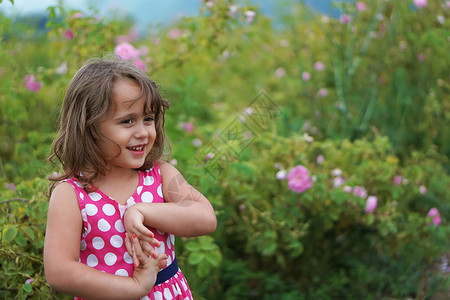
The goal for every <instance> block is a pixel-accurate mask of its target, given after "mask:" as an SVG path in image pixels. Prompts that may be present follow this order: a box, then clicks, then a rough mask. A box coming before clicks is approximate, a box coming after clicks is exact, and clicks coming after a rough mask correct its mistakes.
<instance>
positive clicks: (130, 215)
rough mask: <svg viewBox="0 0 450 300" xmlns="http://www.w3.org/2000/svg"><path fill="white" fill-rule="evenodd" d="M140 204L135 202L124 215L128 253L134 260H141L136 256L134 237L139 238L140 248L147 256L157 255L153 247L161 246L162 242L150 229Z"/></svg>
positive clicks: (154, 256)
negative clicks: (139, 207) (146, 224)
mask: <svg viewBox="0 0 450 300" xmlns="http://www.w3.org/2000/svg"><path fill="white" fill-rule="evenodd" d="M137 207H138V204H134V205H133V206H131V207H129V208H128V209H127V211H126V212H125V215H124V219H123V220H124V226H125V229H126V231H127V232H126V235H127V237H126V238H125V246H126V248H127V251H128V253H129V254H130V255H131V256H132V257H133V259H134V261H136V262H139V260H138V258H137V257H136V251H135V249H134V241H133V240H134V237H136V238H137V240H138V241H139V244H140V248H141V249H142V251H143V252H144V254H145V255H147V257H149V256H153V258H156V257H157V254H156V251H155V249H154V248H153V247H152V246H154V247H159V246H160V242H159V241H158V240H157V239H155V238H154V234H153V232H152V231H151V230H149V229H148V228H147V227H146V226H145V225H144V224H143V223H144V216H143V215H142V213H141V212H140V211H139V209H138V208H137Z"/></svg>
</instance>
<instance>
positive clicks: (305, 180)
mask: <svg viewBox="0 0 450 300" xmlns="http://www.w3.org/2000/svg"><path fill="white" fill-rule="evenodd" d="M286 178H287V181H288V186H289V188H290V189H291V190H292V191H294V192H296V193H302V192H304V191H306V190H307V189H309V188H310V187H312V184H313V183H312V180H311V178H310V176H309V171H308V169H307V168H305V167H304V166H302V165H298V166H296V167H294V168H292V169H290V170H289V173H288V174H287V176H286Z"/></svg>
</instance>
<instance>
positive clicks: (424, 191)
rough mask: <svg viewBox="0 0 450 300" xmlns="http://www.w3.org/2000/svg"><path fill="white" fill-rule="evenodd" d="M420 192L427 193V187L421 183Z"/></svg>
mask: <svg viewBox="0 0 450 300" xmlns="http://www.w3.org/2000/svg"><path fill="white" fill-rule="evenodd" d="M419 192H420V193H421V194H423V195H425V194H426V193H427V187H426V186H424V185H421V186H420V187H419Z"/></svg>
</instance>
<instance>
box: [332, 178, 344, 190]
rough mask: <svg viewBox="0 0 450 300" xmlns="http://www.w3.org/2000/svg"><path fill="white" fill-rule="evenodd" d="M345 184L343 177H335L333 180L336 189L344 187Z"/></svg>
mask: <svg viewBox="0 0 450 300" xmlns="http://www.w3.org/2000/svg"><path fill="white" fill-rule="evenodd" d="M344 182H345V180H344V178H342V177H335V178H334V179H333V186H334V187H335V188H338V187H340V186H342V185H343V184H344Z"/></svg>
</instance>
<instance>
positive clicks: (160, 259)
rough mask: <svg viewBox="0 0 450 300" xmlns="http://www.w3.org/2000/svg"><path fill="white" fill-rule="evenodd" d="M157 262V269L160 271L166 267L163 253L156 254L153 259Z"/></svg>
mask: <svg viewBox="0 0 450 300" xmlns="http://www.w3.org/2000/svg"><path fill="white" fill-rule="evenodd" d="M155 259H156V260H157V261H158V268H159V269H160V270H161V269H163V268H164V267H165V266H166V265H167V255H166V254H164V253H161V254H158V255H157V256H156V258H155Z"/></svg>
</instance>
